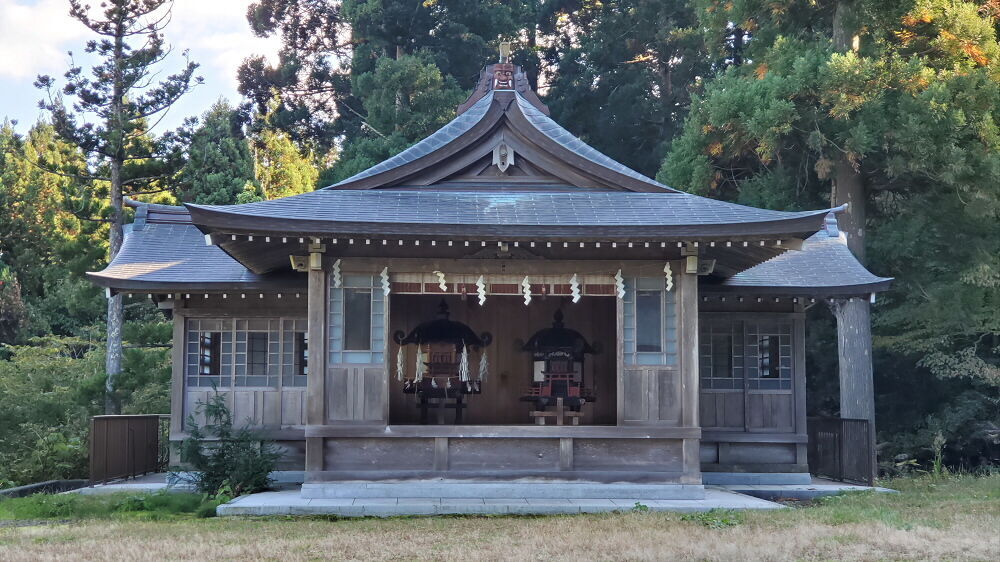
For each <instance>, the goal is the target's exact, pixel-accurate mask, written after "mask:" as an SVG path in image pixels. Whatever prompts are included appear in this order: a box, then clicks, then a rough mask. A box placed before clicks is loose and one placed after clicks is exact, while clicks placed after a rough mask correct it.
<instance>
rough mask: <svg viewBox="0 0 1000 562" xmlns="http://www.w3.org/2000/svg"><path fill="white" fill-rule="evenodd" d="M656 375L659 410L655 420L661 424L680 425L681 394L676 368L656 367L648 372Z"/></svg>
mask: <svg viewBox="0 0 1000 562" xmlns="http://www.w3.org/2000/svg"><path fill="white" fill-rule="evenodd" d="M650 376H654V377H656V384H657V390H658V395H659V396H658V398H659V404H658V407H659V412H658V414H659V415H658V417H657V420H656V421H659V422H660V423H661V425H681V412H682V411H683V408H684V405H683V397H682V396H681V378H680V373H678V372H677V371H676V370H667V369H658V370H655V371H651V372H650Z"/></svg>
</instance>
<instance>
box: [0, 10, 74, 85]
mask: <svg viewBox="0 0 1000 562" xmlns="http://www.w3.org/2000/svg"><path fill="white" fill-rule="evenodd" d="M86 34H87V29H86V28H85V27H83V26H82V25H80V23H79V22H77V21H75V20H73V19H72V18H71V17H69V4H68V3H67V2H66V1H65V0H37V1H25V0H0V78H13V79H17V80H24V79H34V77H35V76H36V75H37V74H49V73H59V72H61V71H63V70H65V68H66V62H67V60H68V59H69V57H68V56H67V55H66V51H67V50H70V47H71V46H75V45H74V44H79V43H81V40H82V39H83V37H85V36H86ZM80 47H82V44H81V45H80Z"/></svg>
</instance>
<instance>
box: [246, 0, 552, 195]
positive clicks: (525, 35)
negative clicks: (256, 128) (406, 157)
mask: <svg viewBox="0 0 1000 562" xmlns="http://www.w3.org/2000/svg"><path fill="white" fill-rule="evenodd" d="M537 4H538V2H535V1H527V2H506V1H502V0H489V1H486V2H467V1H465V0H428V1H424V2H408V1H401V0H381V1H379V2H370V1H363V0H346V1H344V2H337V1H334V0H259V1H258V2H256V3H255V4H253V5H252V6H251V8H250V10H249V11H248V19H249V21H250V25H251V28H253V29H254V31H255V33H257V34H259V35H261V36H268V37H270V36H278V37H280V38H281V41H282V49H281V52H280V54H279V57H278V60H277V61H276V64H274V65H268V64H267V63H266V62H265V61H264V60H263V59H261V58H259V57H258V58H250V59H247V61H246V62H245V63H244V65H243V66H242V67H241V69H240V73H239V79H240V91H241V93H243V94H245V95H248V96H249V97H250V98H251V99H252V100H253V103H254V104H255V106H256V108H257V111H258V112H263V111H265V110H266V111H269V112H270V111H271V110H270V109H269V104H270V103H272V100H273V99H277V100H278V101H279V106H278V107H277V108H276V110H275V111H273V115H272V116H271V117H270V118H269V125H270V126H272V127H276V128H278V129H281V130H282V131H285V132H286V133H288V134H289V135H290V136H291V138H292V139H293V140H294V141H295V142H296V143H297V144H299V145H300V146H307V145H308V146H310V147H313V148H315V149H316V150H317V151H319V152H323V151H325V150H327V149H328V148H330V147H331V146H333V145H334V144H335V141H337V140H338V139H339V140H345V139H346V141H348V142H353V141H354V140H355V139H359V140H358V142H360V143H362V144H364V145H367V144H372V143H374V144H376V145H383V144H384V142H383V140H384V139H381V138H380V137H379V134H378V133H376V132H375V131H374V130H373V125H372V124H371V123H370V122H369V121H370V116H368V115H367V111H368V107H369V106H370V105H371V104H370V103H369V102H368V100H366V99H365V95H366V94H365V93H364V92H359V91H358V88H359V79H362V77H363V76H368V77H369V79H371V78H374V77H377V76H383V75H386V74H393V73H395V74H397V75H398V76H399V77H400V78H401V79H404V80H410V79H413V78H412V74H413V72H412V71H413V69H414V67H415V66H416V65H417V61H405V60H403V59H404V57H408V56H414V57H417V58H418V60H419V65H420V66H423V67H424V69H423V70H421V71H420V72H418V74H419V73H422V72H427V73H429V74H428V76H430V75H433V73H434V72H437V73H439V74H440V75H441V80H443V82H442V83H443V84H445V86H446V87H448V88H451V84H452V83H454V84H457V85H458V87H459V88H464V89H466V90H468V89H471V88H472V87H473V86H474V85H475V83H476V81H477V80H478V77H479V70H480V69H481V68H482V66H483V64H484V63H485V62H486V61H487V60H489V59H492V58H493V57H494V53H495V52H496V51H495V50H496V47H497V46H498V44H499V42H500V40H501V39H502V38H506V39H514V40H518V39H524V41H522V43H523V44H522V50H521V51H519V52H517V53H515V58H516V59H517V60H519V62H521V63H522V64H524V66H525V67H526V68H527V69H528V70H529V73H530V74H531V79H532V80H534V77H535V70H536V69H537V68H538V62H537V61H538V58H537V56H536V55H535V54H534V52H533V49H534V47H535V42H536V25H535V20H536V18H537V14H536V12H537ZM348 37H349V38H350V41H349V44H347V43H346V42H345V38H348ZM383 60H391V61H399V64H400V68H397V69H395V70H390V69H387V68H386V67H385V66H382V67H380V64H382V61H383ZM335 61H349V63H344V64H341V65H340V66H338V64H337V63H336V62H335ZM431 67H434V68H433V69H432V68H431ZM413 80H414V81H412V82H404V83H402V84H401V86H400V90H401V95H408V94H407V91H409V92H410V93H413V92H415V91H417V90H419V88H420V87H421V81H422V80H421V79H413ZM363 81H364V79H362V82H363ZM386 87H387V84H383V85H381V86H380V87H379V88H378V89H380V90H384V89H385V88H386ZM361 88H362V90H363V89H364V86H363V85H361ZM428 94H430V92H428ZM448 94H449V95H450V92H448ZM445 97H447V96H445ZM456 105H457V104H456ZM451 109H452V111H451V112H450V115H452V116H453V114H454V108H451ZM437 111H438V110H437V107H436V106H434V108H433V109H432V113H431V114H430V115H428V116H427V117H418V116H415V117H414V118H415V119H416V120H418V121H419V120H421V119H423V120H424V121H430V122H437V121H438V120H439V118H440V115H439V114H438V113H436V112H437ZM376 120H377V118H376ZM375 129H377V127H375ZM379 132H382V131H379ZM392 133H393V132H392V131H391V130H390V131H387V132H384V133H383V134H384V135H385V136H386V137H390V136H392ZM418 139H419V137H416V138H414V137H407V136H405V135H404V136H403V137H398V138H397V140H399V141H400V142H402V145H401V147H400V146H397V145H393V146H392V148H391V150H390V151H395V152H398V151H399V150H401V149H402V148H405V146H406V145H407V144H408V143H412V142H415V141H416V140H418ZM394 142H395V141H394ZM390 144H391V143H390ZM345 152H347V153H350V152H358V153H364V154H376V153H378V154H384V153H385V150H384V148H375V149H369V147H367V146H361V147H357V149H356V150H352V149H347V150H346V151H345ZM346 157H347V158H348V159H349V160H352V161H354V163H353V164H347V165H344V166H343V167H341V166H338V168H342V169H344V170H346V169H348V168H350V169H354V168H355V167H356V166H357V165H359V164H358V161H357V160H355V159H353V158H352V157H351V156H350V155H349V154H347V155H346ZM365 157H366V156H361V158H365ZM343 176H344V172H341V171H339V170H338V171H334V172H331V173H330V174H329V175H328V177H330V178H334V177H343Z"/></svg>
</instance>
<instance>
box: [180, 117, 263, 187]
mask: <svg viewBox="0 0 1000 562" xmlns="http://www.w3.org/2000/svg"><path fill="white" fill-rule="evenodd" d="M254 180H255V175H254V161H253V156H252V155H251V154H250V144H249V142H248V140H247V137H246V135H245V134H244V132H243V126H242V123H241V119H240V115H239V112H237V111H236V110H235V109H233V108H232V107H231V106H230V105H229V103H228V102H226V101H225V100H219V101H218V102H216V103H215V105H213V106H212V108H211V109H210V110H209V111H208V112H207V113H205V115H204V116H203V117H202V121H201V125H200V126H199V127H198V128H197V129H195V130H194V131H193V132H191V133H190V139H189V140H188V146H187V161H186V162H185V164H184V167H183V168H182V169H181V171H180V173H179V174H178V177H177V187H178V191H179V193H178V196H179V198H180V199H181V200H182V201H185V202H191V203H199V204H203V205H229V204H232V203H235V202H236V198H237V196H238V195H239V194H240V193H242V192H243V191H244V190H245V188H246V187H247V186H248V185H252V184H254Z"/></svg>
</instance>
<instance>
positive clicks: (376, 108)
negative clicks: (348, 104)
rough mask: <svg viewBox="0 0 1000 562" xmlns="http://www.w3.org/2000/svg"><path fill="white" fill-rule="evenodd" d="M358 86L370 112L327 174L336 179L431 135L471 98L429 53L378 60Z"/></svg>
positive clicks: (358, 77)
mask: <svg viewBox="0 0 1000 562" xmlns="http://www.w3.org/2000/svg"><path fill="white" fill-rule="evenodd" d="M354 91H355V93H356V94H357V95H358V96H359V97H360V98H361V99H362V100H364V101H363V104H364V108H365V111H366V112H367V114H368V118H367V120H366V121H365V128H364V131H365V134H364V135H361V136H358V137H355V138H353V139H351V140H349V141H348V142H347V143H346V144H345V146H344V148H343V151H342V153H341V158H340V159H339V160H338V161H337V163H336V164H335V165H334V167H333V169H332V170H331V171H330V172H329V173H327V174H326V175H325V176H324V179H330V180H331V181H333V182H336V181H339V180H341V179H344V178H347V177H349V176H352V175H354V174H356V173H358V172H360V171H362V170H364V169H366V168H368V167H370V166H374V165H375V164H377V163H379V162H381V161H382V160H385V159H386V158H388V157H390V156H392V155H394V154H396V153H398V152H401V151H402V150H404V149H405V148H406V147H408V146H410V145H411V144H413V143H414V142H416V141H418V140H420V139H422V138H424V137H426V136H428V135H430V134H431V133H433V132H434V131H436V130H437V129H439V128H440V127H442V126H443V125H445V124H446V123H447V122H448V121H450V120H451V119H452V118H454V116H455V107H456V106H457V105H458V104H459V103H461V102H462V101H463V100H464V99H465V97H466V95H465V93H464V92H463V91H462V90H461V89H460V88H459V87H458V84H457V82H456V81H455V79H453V78H451V77H449V76H444V75H442V73H441V71H440V70H439V69H438V67H437V66H436V65H435V64H434V62H433V59H432V57H431V55H430V53H428V52H420V53H418V54H417V55H406V56H402V57H400V58H398V59H390V58H381V59H379V61H378V63H377V64H376V66H375V69H374V70H372V71H370V72H365V73H362V74H360V75H359V76H357V78H356V79H355V88H354Z"/></svg>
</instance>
